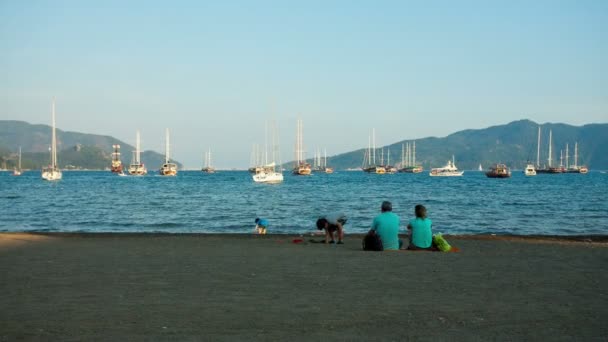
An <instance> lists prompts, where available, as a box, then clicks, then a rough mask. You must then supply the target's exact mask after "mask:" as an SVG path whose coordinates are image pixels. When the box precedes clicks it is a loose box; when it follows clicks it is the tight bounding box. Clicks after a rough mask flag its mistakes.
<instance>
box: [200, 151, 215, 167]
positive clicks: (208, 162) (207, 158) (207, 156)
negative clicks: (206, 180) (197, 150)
mask: <svg viewBox="0 0 608 342" xmlns="http://www.w3.org/2000/svg"><path fill="white" fill-rule="evenodd" d="M201 172H204V173H215V168H213V167H212V166H211V147H210V148H209V151H208V152H205V166H203V168H202V169H201Z"/></svg>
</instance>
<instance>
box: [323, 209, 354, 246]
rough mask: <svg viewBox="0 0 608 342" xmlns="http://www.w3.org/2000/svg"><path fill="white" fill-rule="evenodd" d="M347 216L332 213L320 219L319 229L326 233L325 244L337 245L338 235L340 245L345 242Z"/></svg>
mask: <svg viewBox="0 0 608 342" xmlns="http://www.w3.org/2000/svg"><path fill="white" fill-rule="evenodd" d="M346 221H347V218H346V215H344V214H342V213H331V214H327V215H325V216H321V217H319V219H318V220H317V229H319V230H324V231H325V243H335V239H336V235H337V238H338V244H339V245H341V244H343V243H344V242H342V240H343V239H344V225H345V224H346Z"/></svg>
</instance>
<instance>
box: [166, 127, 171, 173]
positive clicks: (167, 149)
mask: <svg viewBox="0 0 608 342" xmlns="http://www.w3.org/2000/svg"><path fill="white" fill-rule="evenodd" d="M169 159H171V157H170V156H169V129H168V128H165V164H167V163H169Z"/></svg>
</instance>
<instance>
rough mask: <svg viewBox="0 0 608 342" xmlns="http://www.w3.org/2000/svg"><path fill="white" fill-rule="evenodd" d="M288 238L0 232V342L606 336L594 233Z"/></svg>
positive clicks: (604, 271)
mask: <svg viewBox="0 0 608 342" xmlns="http://www.w3.org/2000/svg"><path fill="white" fill-rule="evenodd" d="M293 238H294V237H291V236H248V235H221V236H218V235H154V234H46V235H37V234H16V233H15V234H13V233H6V234H0V276H1V278H0V294H1V296H0V341H13V340H61V341H63V340H84V341H91V340H111V341H125V340H153V341H157V340H179V341H184V340H186V341H199V340H212V341H217V340H240V341H242V340H277V341H288V340H296V341H302V340H306V341H310V340H322V341H324V340H348V341H350V340H395V341H397V340H406V339H410V340H411V339H414V340H420V339H422V340H465V341H470V340H515V341H518V340H584V341H589V340H598V341H606V340H607V339H608V243H607V242H606V239H605V238H602V237H600V238H595V239H594V241H595V240H597V241H598V242H589V241H591V240H585V239H579V240H584V241H582V242H580V241H569V240H563V239H549V238H534V239H529V238H528V239H523V238H516V237H515V238H499V237H481V238H480V237H468V238H467V237H451V238H448V240H449V241H450V242H451V243H452V244H453V245H456V246H458V247H460V249H461V252H459V253H440V252H434V253H431V252H405V251H399V252H383V253H378V252H363V251H361V250H360V237H352V236H351V237H349V238H348V239H347V240H346V244H345V245H339V246H332V245H325V244H312V243H302V244H294V243H292V239H293ZM309 238H310V237H306V238H305V239H306V240H307V241H308V239H309Z"/></svg>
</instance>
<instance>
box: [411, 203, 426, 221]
mask: <svg viewBox="0 0 608 342" xmlns="http://www.w3.org/2000/svg"><path fill="white" fill-rule="evenodd" d="M414 212H415V213H416V217H420V218H426V208H425V207H424V206H423V205H422V204H416V207H414Z"/></svg>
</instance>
